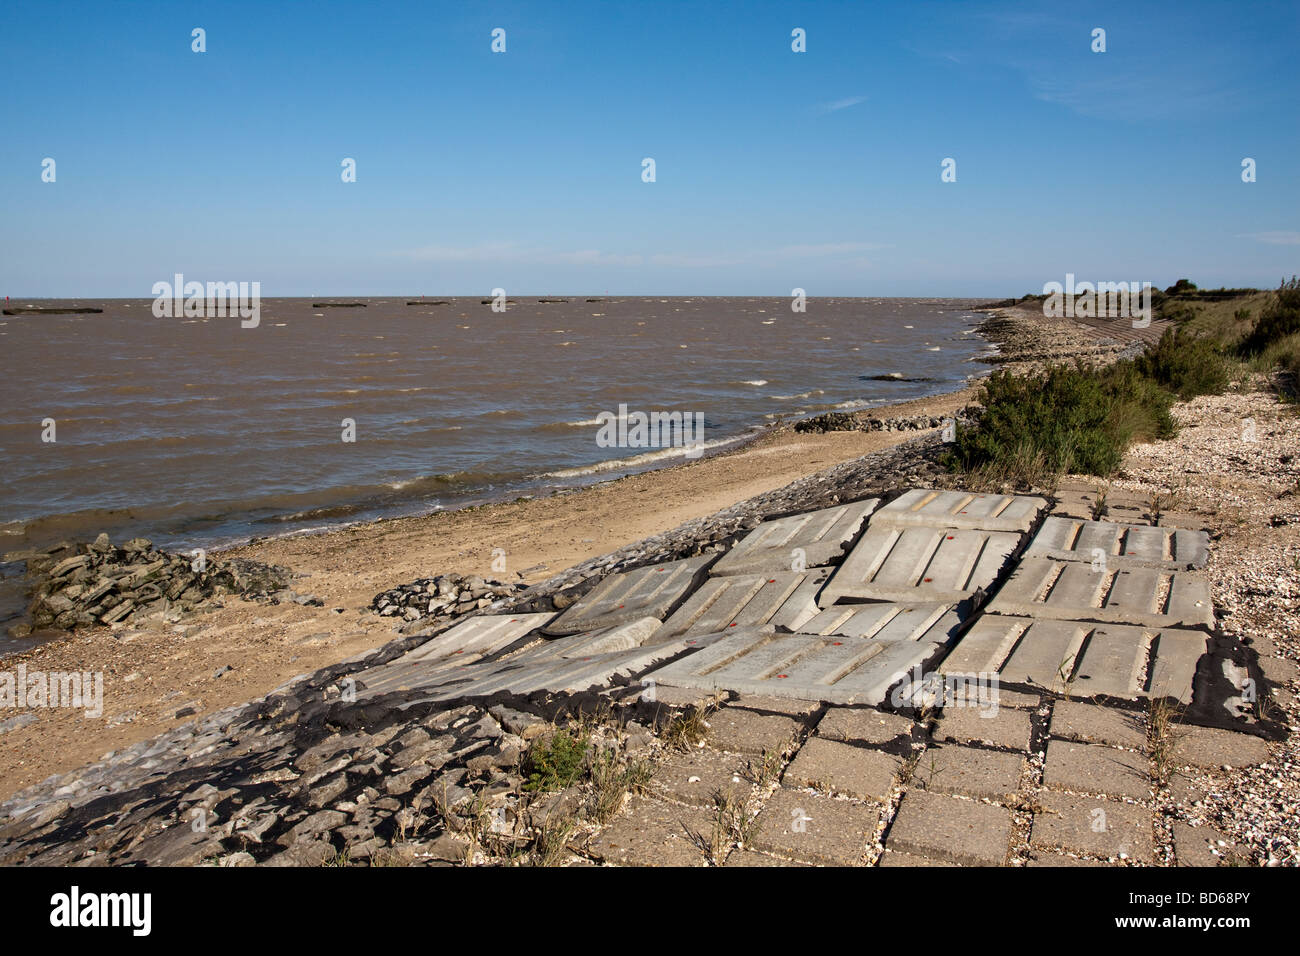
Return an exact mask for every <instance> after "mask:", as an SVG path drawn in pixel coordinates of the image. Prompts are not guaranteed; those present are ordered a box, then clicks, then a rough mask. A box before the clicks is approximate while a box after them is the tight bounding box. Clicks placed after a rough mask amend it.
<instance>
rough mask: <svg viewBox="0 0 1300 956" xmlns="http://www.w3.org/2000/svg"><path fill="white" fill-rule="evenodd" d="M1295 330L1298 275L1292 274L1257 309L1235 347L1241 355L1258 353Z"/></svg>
mask: <svg viewBox="0 0 1300 956" xmlns="http://www.w3.org/2000/svg"><path fill="white" fill-rule="evenodd" d="M1295 332H1300V277H1297V276H1292V277H1291V278H1290V279H1289V280H1286V281H1284V282H1283V283H1282V284H1281V285H1280V286H1278V290H1277V296H1276V297H1275V298H1274V299H1273V300H1272V301H1271V302H1270V303H1269V304H1268V305H1267V306H1265V308H1264V310H1263V311H1262V312H1261V313H1260V316H1259V320H1258V321H1257V322H1256V323H1255V327H1254V328H1253V329H1252V330H1251V332H1250V334H1249V335H1247V336H1246V337H1245V338H1244V339H1242V340H1241V344H1240V345H1239V346H1238V351H1239V352H1240V353H1241V354H1242V355H1245V356H1254V355H1259V354H1260V353H1262V352H1264V351H1265V350H1266V349H1267V348H1268V347H1269V346H1270V345H1273V344H1274V343H1275V342H1279V341H1281V340H1282V339H1284V338H1286V337H1287V336H1289V335H1291V334H1293V333H1295Z"/></svg>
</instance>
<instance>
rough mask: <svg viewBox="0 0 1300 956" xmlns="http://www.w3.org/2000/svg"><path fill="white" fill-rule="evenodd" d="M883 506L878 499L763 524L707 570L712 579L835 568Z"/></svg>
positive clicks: (791, 516)
mask: <svg viewBox="0 0 1300 956" xmlns="http://www.w3.org/2000/svg"><path fill="white" fill-rule="evenodd" d="M878 504H880V499H879V498H870V499H868V500H866V501H856V502H854V503H853V504H847V505H839V506H838V507H835V508H824V509H822V510H820V511H809V512H806V513H805V514H799V515H790V516H789V517H786V518H777V519H776V520H775V521H764V522H763V523H762V524H760V525H759V526H758V527H757V528H755V529H754V530H753V531H751V532H749V534H747V535H745V537H744V538H742V539H741V540H740V541H738V542H737V543H736V544H735V546H734V547H732V549H731V550H730V551H728V552H727V553H726V554H724V555H723V556H722V557H721V558H720V559H719V560H718V563H717V564H715V565H713V567H712V568H710V569H709V573H710V574H712V575H725V574H772V573H773V572H777V571H803V570H805V569H807V568H814V567H821V566H824V565H828V564H834V563H836V562H837V561H839V560H840V558H841V557H843V556H844V552H845V550H846V549H847V548H848V546H849V545H850V544H852V543H853V539H854V538H856V537H857V535H858V532H859V531H860V530H862V525H863V524H864V523H865V522H866V520H867V515H869V514H871V512H872V511H874V510H875V508H876V506H877V505H878Z"/></svg>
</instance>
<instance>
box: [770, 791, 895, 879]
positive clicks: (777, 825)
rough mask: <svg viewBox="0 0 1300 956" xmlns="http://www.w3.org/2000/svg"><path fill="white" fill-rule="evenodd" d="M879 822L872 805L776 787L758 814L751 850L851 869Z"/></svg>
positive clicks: (862, 853)
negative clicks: (849, 867) (777, 788)
mask: <svg viewBox="0 0 1300 956" xmlns="http://www.w3.org/2000/svg"><path fill="white" fill-rule="evenodd" d="M879 824H880V805H879V804H877V803H856V802H853V801H849V800H835V799H833V798H831V797H823V796H819V795H817V794H815V793H808V792H807V791H804V790H784V789H780V790H777V791H776V792H775V793H774V794H772V796H771V797H770V798H769V799H768V801H767V803H766V805H765V806H764V807H763V810H762V812H761V813H759V815H758V817H757V819H756V821H755V825H756V827H757V832H756V833H755V835H754V836H753V837H752V838H751V839H750V844H751V845H752V846H753V848H754V849H756V850H764V851H766V852H768V853H777V854H780V855H781V856H788V857H791V858H793V859H796V860H803V861H806V862H809V863H823V864H829V865H831V866H852V865H854V864H858V863H861V862H862V859H863V857H864V856H865V854H866V849H867V843H868V842H869V841H870V840H871V837H872V835H873V834H874V833H875V832H876V827H877V826H879Z"/></svg>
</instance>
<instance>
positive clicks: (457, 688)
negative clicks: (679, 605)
mask: <svg viewBox="0 0 1300 956" xmlns="http://www.w3.org/2000/svg"><path fill="white" fill-rule="evenodd" d="M652 624H653V625H657V624H658V621H656V620H654V619H653V618H651V619H649V620H645V619H642V620H641V621H633V622H631V623H629V624H625V625H622V626H621V627H617V628H609V629H604V630H602V631H600V632H597V633H595V634H582V635H577V636H573V637H567V638H558V639H555V640H550V641H547V642H545V643H543V644H540V645H533V646H531V647H528V648H525V649H524V650H521V651H519V652H518V653H515V654H512V655H510V656H508V657H505V658H502V659H500V660H496V661H480V662H478V663H472V664H467V665H462V666H455V667H451V668H446V667H439V668H436V669H432V670H430V669H426V668H425V667H424V666H422V665H421V663H420V662H418V661H417V662H415V663H414V664H413V665H409V664H405V663H404V662H405V658H398V659H397V660H396V661H392V662H390V663H388V664H384V665H382V666H380V667H377V668H373V669H372V670H368V671H362V672H361V673H359V674H358V675H357V683H358V685H359V686H358V692H357V697H358V699H366V698H374V697H378V696H381V695H383V694H389V693H394V692H408V696H407V697H406V698H405V699H403V700H402V701H401V702H400V703H397V704H395V705H394V706H396V707H399V708H405V707H409V706H412V705H413V704H417V703H425V702H429V701H446V700H455V699H459V698H469V697H491V696H493V695H495V694H499V693H508V694H517V695H526V694H531V693H534V692H537V691H550V692H553V693H578V692H581V691H585V690H589V689H591V688H593V687H597V686H607V685H609V684H610V683H611V682H613V681H614V680H615V679H616V678H619V677H631V676H634V675H636V674H639V673H641V672H642V671H645V670H646V669H648V668H650V667H652V666H654V665H655V664H659V663H662V662H664V661H667V660H671V659H672V658H673V657H675V656H677V655H678V654H681V653H682V652H684V651H686V650H688V649H690V648H693V647H696V646H700V645H701V640H700V639H698V638H692V639H687V638H680V639H678V640H676V641H671V642H666V643H656V644H654V645H652V646H645V647H643V646H641V645H640V641H642V640H644V639H645V637H646V636H647V635H649V634H652V633H654V627H652V626H651V625H652ZM705 640H707V639H705Z"/></svg>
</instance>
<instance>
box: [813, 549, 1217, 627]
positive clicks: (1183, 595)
mask: <svg viewBox="0 0 1300 956" xmlns="http://www.w3.org/2000/svg"><path fill="white" fill-rule="evenodd" d="M834 583H835V582H834V580H832V581H831V584H830V585H828V587H830V586H833V585H834ZM988 610H989V612H990V613H992V614H1020V615H1027V616H1030V617H1036V618H1053V619H1057V620H1069V621H1107V622H1113V623H1116V624H1136V625H1141V626H1144V627H1197V626H1199V625H1206V626H1208V627H1213V626H1214V602H1213V599H1212V598H1211V596H1210V583H1209V581H1208V580H1206V579H1205V578H1204V577H1202V576H1200V575H1197V574H1194V573H1193V572H1190V571H1165V570H1160V569H1156V568H1136V567H1134V568H1120V569H1118V570H1116V569H1113V568H1111V569H1108V570H1100V571H1099V570H1093V567H1092V565H1091V564H1084V563H1082V562H1076V561H1057V560H1053V559H1050V558H1025V559H1024V560H1023V561H1021V562H1020V565H1019V566H1018V567H1017V568H1016V569H1015V570H1014V571H1012V572H1011V577H1010V578H1009V579H1008V580H1007V582H1006V584H1004V585H1002V587H1001V589H1000V590H999V591H998V593H997V594H996V595H994V597H993V600H992V601H991V602H990V603H989V606H988Z"/></svg>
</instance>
